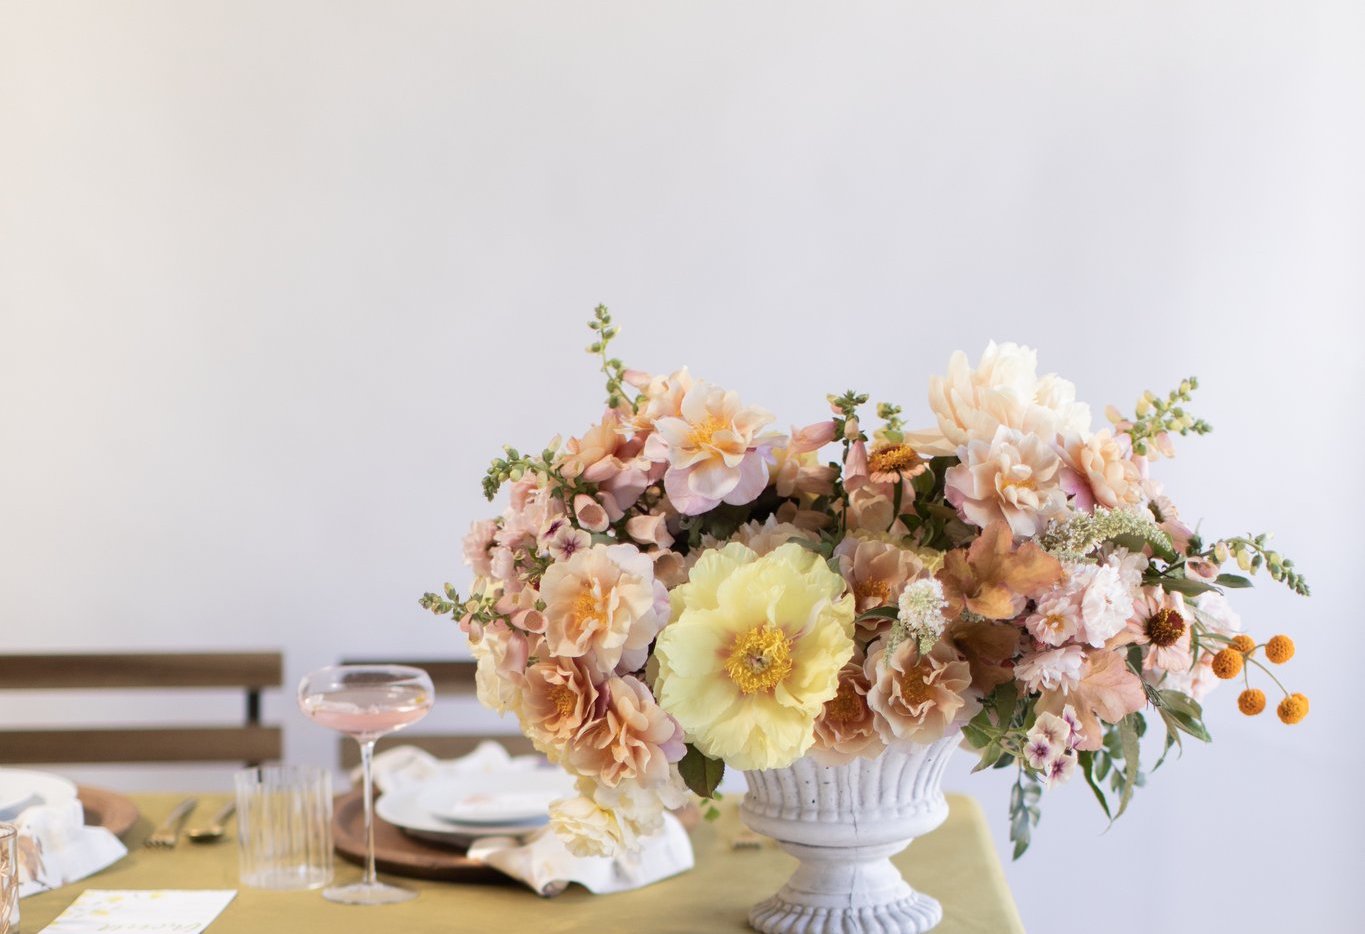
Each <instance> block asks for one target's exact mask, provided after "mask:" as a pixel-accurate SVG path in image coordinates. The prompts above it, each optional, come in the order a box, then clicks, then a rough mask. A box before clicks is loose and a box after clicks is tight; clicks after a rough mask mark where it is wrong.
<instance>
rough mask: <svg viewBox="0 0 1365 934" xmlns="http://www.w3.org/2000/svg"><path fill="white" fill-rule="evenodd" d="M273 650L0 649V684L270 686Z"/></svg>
mask: <svg viewBox="0 0 1365 934" xmlns="http://www.w3.org/2000/svg"><path fill="white" fill-rule="evenodd" d="M283 667H284V666H283V661H282V659H281V656H280V654H279V653H278V652H239V653H186V654H179V653H169V652H167V653H120V654H110V655H0V689H9V690H49V689H60V690H79V689H84V688H92V689H100V688H258V689H259V688H271V687H279V686H280V683H281V681H282V680H283V677H284V672H283Z"/></svg>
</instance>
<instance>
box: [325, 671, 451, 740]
mask: <svg viewBox="0 0 1365 934" xmlns="http://www.w3.org/2000/svg"><path fill="white" fill-rule="evenodd" d="M431 704H432V696H431V694H430V692H428V691H424V690H422V689H421V688H420V687H415V686H412V685H387V684H375V685H356V686H348V687H342V688H338V689H336V690H334V691H328V692H320V693H316V694H308V695H306V696H305V697H304V698H303V700H302V702H301V704H300V706H301V707H302V708H303V712H304V713H305V714H307V715H308V716H309V717H311V718H312V719H313V720H314V721H316V722H318V723H320V724H322V725H323V726H325V727H327V728H328V729H332V730H336V731H337V732H340V733H345V734H346V735H347V736H353V737H355V738H356V739H358V740H360V741H361V742H364V741H366V740H371V739H377V738H378V737H380V736H383V735H384V734H386V733H392V732H393V731H394V730H401V729H402V728H403V727H405V726H407V725H408V724H410V723H416V722H417V721H418V720H420V719H422V718H423V717H424V716H426V714H427V711H428V710H430V709H431Z"/></svg>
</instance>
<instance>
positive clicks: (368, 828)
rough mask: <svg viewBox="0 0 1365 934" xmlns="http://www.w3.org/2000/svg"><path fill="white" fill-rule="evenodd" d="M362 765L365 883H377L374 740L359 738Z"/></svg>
mask: <svg viewBox="0 0 1365 934" xmlns="http://www.w3.org/2000/svg"><path fill="white" fill-rule="evenodd" d="M358 742H359V743H360V767H361V773H362V774H363V775H364V783H365V784H364V799H365V879H364V883H363V884H365V885H377V884H378V882H379V876H378V874H377V873H376V872H375V871H374V777H373V776H372V775H371V774H370V772H371V763H372V762H373V761H374V740H372V739H371V740H363V739H362V740H358Z"/></svg>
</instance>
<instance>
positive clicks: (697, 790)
mask: <svg viewBox="0 0 1365 934" xmlns="http://www.w3.org/2000/svg"><path fill="white" fill-rule="evenodd" d="M678 774H679V775H681V776H682V780H683V781H684V782H686V783H687V787H688V788H690V789H691V790H692V792H693V793H694V794H696V795H698V796H699V797H702V798H711V797H714V796H715V793H716V788H717V786H719V785H720V779H721V776H723V775H724V774H725V763H724V762H721V761H720V760H719V759H712V758H711V757H710V756H708V755H706V754H705V753H703V752H702V751H701V750H700V749H698V748H697V747H696V746H693V745H692V744H691V743H688V744H687V752H686V753H685V754H684V755H683V757H682V761H680V762H679V763H678Z"/></svg>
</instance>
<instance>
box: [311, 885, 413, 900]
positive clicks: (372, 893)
mask: <svg viewBox="0 0 1365 934" xmlns="http://www.w3.org/2000/svg"><path fill="white" fill-rule="evenodd" d="M322 897H323V898H325V899H327V900H328V901H329V902H340V903H341V904H343V905H395V904H397V903H399V902H407V901H412V900H413V899H414V898H416V897H417V893H416V892H414V891H413V890H412V889H403V888H399V887H398V886H396V885H385V884H384V883H383V882H369V883H367V882H355V883H352V884H351V885H334V886H332V887H330V888H326V889H323V890H322Z"/></svg>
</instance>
